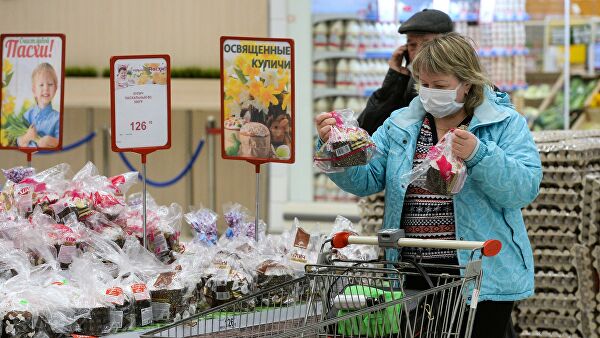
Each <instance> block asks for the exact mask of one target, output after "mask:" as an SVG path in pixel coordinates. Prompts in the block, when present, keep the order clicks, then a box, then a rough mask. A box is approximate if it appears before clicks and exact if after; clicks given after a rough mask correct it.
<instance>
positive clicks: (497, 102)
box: [392, 88, 514, 130]
mask: <svg viewBox="0 0 600 338" xmlns="http://www.w3.org/2000/svg"><path fill="white" fill-rule="evenodd" d="M502 107H508V108H513V109H514V106H513V105H512V103H511V102H510V97H509V96H508V94H507V93H504V92H495V91H493V90H492V89H491V88H485V89H484V101H483V103H482V104H480V105H479V106H478V107H476V108H475V112H474V114H473V120H471V124H470V126H469V130H473V129H476V128H478V127H479V126H482V125H488V124H494V123H498V122H500V121H503V120H504V119H506V118H507V117H509V116H510V114H509V112H508V111H507V110H506V109H503V108H502ZM424 117H425V109H424V108H423V104H422V103H421V100H420V99H419V96H417V97H415V98H414V99H413V100H412V101H411V102H410V105H409V106H408V109H405V111H403V112H402V113H400V114H396V116H394V117H393V118H392V124H394V125H395V126H396V127H398V128H400V129H404V130H406V129H408V128H409V127H410V126H412V125H414V124H417V123H421V122H422V121H423V118H424Z"/></svg>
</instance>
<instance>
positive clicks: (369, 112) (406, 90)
mask: <svg viewBox="0 0 600 338" xmlns="http://www.w3.org/2000/svg"><path fill="white" fill-rule="evenodd" d="M416 96H417V91H416V90H415V81H414V80H413V78H412V76H408V75H404V74H401V73H398V72H397V71H395V70H393V69H389V70H388V72H387V74H386V75H385V79H384V80H383V84H382V85H381V88H379V89H377V90H376V91H375V92H374V93H373V95H371V97H370V98H369V102H368V103H367V106H366V107H365V109H364V110H363V112H362V113H361V114H360V116H359V117H358V123H359V125H360V127H361V128H363V129H364V130H366V131H367V132H368V133H369V134H370V135H373V133H374V132H375V131H376V130H377V128H379V126H381V125H383V121H385V120H386V119H387V118H388V117H390V114H391V113H392V112H393V111H395V110H398V109H400V108H404V107H408V104H409V103H410V101H412V99H414V98H415V97H416Z"/></svg>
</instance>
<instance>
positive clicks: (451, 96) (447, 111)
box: [419, 84, 464, 119]
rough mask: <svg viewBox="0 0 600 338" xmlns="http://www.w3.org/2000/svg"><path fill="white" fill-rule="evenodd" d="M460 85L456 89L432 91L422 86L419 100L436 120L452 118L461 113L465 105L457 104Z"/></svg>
mask: <svg viewBox="0 0 600 338" xmlns="http://www.w3.org/2000/svg"><path fill="white" fill-rule="evenodd" d="M461 85H462V84H459V85H458V87H456V88H455V89H432V88H426V87H423V86H421V87H420V88H419V98H420V99H421V103H422V104H423V108H425V111H427V112H428V113H430V114H431V115H433V117H436V118H438V119H439V118H443V117H446V116H450V115H452V114H454V113H456V112H457V111H459V110H460V109H461V108H462V107H463V106H464V103H458V102H456V96H457V94H458V88H460V86H461Z"/></svg>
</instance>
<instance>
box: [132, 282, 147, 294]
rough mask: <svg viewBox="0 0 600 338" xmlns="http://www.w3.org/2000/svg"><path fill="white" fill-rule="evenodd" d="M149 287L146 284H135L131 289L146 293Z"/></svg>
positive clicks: (135, 291)
mask: <svg viewBox="0 0 600 338" xmlns="http://www.w3.org/2000/svg"><path fill="white" fill-rule="evenodd" d="M147 288H148V287H147V286H146V284H141V283H140V284H133V285H131V291H133V293H144V292H146V289H147Z"/></svg>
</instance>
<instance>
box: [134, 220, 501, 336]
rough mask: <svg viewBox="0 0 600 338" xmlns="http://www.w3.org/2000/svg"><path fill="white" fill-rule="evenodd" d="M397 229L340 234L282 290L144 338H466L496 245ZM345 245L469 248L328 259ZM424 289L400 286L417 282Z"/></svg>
mask: <svg viewBox="0 0 600 338" xmlns="http://www.w3.org/2000/svg"><path fill="white" fill-rule="evenodd" d="M402 234H403V233H402V231H401V230H400V231H382V232H380V233H379V234H378V236H374V237H363V236H355V235H353V234H351V233H348V232H341V233H338V234H336V235H334V236H333V237H332V238H331V239H330V240H328V241H327V242H326V243H325V244H324V245H323V248H322V250H321V256H320V259H319V261H320V263H321V264H316V265H307V266H306V269H305V275H304V276H303V277H301V278H297V279H294V280H290V281H288V282H285V283H282V284H281V285H278V286H274V287H272V288H269V289H267V290H263V291H260V292H258V293H255V294H252V295H250V296H247V297H244V298H241V299H239V300H236V301H232V302H230V303H226V304H223V305H221V306H218V307H215V308H212V309H210V310H208V311H204V312H202V313H200V314H197V315H195V316H193V317H191V318H187V319H184V320H182V321H179V322H176V323H173V324H171V325H169V326H166V327H163V328H160V329H157V330H153V331H150V332H147V333H145V334H143V335H142V337H147V338H150V337H178V338H183V337H211V338H218V337H331V338H338V337H436V338H437V337H470V336H471V329H472V327H473V321H474V318H475V311H476V308H477V300H478V296H479V290H480V286H481V279H482V276H483V271H482V269H481V259H482V257H483V256H487V257H490V256H494V255H496V254H497V253H498V252H499V251H500V248H501V243H500V242H499V241H497V240H488V241H486V242H474V241H450V240H420V239H409V238H404V237H403V236H402ZM327 244H329V246H330V247H331V248H332V249H334V250H335V249H336V248H337V249H339V248H343V247H345V246H347V245H349V244H363V245H378V246H380V247H382V248H402V247H417V248H447V249H457V250H471V255H470V259H469V262H468V263H467V265H466V266H447V265H433V264H419V263H417V262H414V261H411V262H401V263H398V262H385V261H369V262H365V261H348V260H332V254H331V252H332V251H331V249H330V250H324V248H326V247H327ZM421 278H422V280H424V281H425V283H426V285H427V287H426V288H425V289H424V290H410V289H408V288H405V287H404V285H405V282H406V281H407V280H411V279H412V280H415V279H421Z"/></svg>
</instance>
